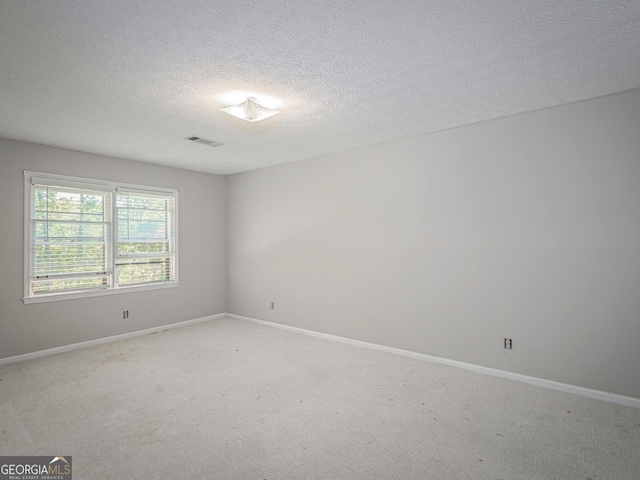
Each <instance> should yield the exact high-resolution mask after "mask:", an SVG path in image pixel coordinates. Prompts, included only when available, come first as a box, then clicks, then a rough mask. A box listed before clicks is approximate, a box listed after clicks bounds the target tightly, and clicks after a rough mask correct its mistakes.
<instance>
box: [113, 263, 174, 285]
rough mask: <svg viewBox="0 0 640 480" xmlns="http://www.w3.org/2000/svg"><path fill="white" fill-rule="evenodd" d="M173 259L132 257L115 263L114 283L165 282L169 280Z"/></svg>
mask: <svg viewBox="0 0 640 480" xmlns="http://www.w3.org/2000/svg"><path fill="white" fill-rule="evenodd" d="M172 270H173V259H172V258H169V257H165V258H134V259H131V260H127V261H126V262H122V261H119V262H118V263H117V264H116V283H117V284H118V286H121V287H122V286H127V285H139V284H145V283H157V282H166V281H169V280H171V271H172Z"/></svg>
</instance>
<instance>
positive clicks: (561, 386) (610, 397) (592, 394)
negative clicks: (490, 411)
mask: <svg viewBox="0 0 640 480" xmlns="http://www.w3.org/2000/svg"><path fill="white" fill-rule="evenodd" d="M227 317H229V318H233V319H236V320H242V321H245V322H250V323H255V324H258V325H264V326H267V327H273V328H279V329H282V330H288V331H290V332H295V333H301V334H303V335H310V336H312V337H318V338H323V339H325V340H332V341H334V342H341V343H346V344H348V345H354V346H358V347H363V348H370V349H373V350H380V351H382V352H387V353H393V354H395V355H401V356H403V357H409V358H414V359H416V360H423V361H427V362H433V363H439V364H442V365H448V366H450V367H456V368H461V369H463V370H469V371H471V372H476V373H482V374H485V375H491V376H494V377H500V378H506V379H508V380H515V381H517V382H522V383H526V384H529V385H535V386H537V387H543V388H548V389H551V390H559V391H561V392H565V393H572V394H574V395H580V396H582V397H587V398H592V399H595V400H602V401H605V402H610V403H615V404H618V405H624V406H626V407H634V408H640V398H634V397H627V396H624V395H618V394H615V393H608V392H603V391H601V390H592V389H590V388H584V387H578V386H576V385H568V384H565V383H560V382H554V381H552V380H545V379H543V378H536V377H529V376H527V375H520V374H518V373H512V372H506V371H504V370H497V369H494V368H488V367H482V366H479V365H473V364H471V363H464V362H458V361H456V360H449V359H446V358H441V357H434V356H432V355H426V354H424V353H416V352H410V351H408V350H402V349H399V348H393V347H386V346H384V345H378V344H375V343H368V342H362V341H360V340H353V339H351V338H345V337H340V336H338V335H330V334H328V333H320V332H315V331H313V330H306V329H304V328H298V327H291V326H289V325H282V324H279V323H273V322H267V321H264V320H258V319H255V318H250V317H243V316H241V315H235V314H232V313H227Z"/></svg>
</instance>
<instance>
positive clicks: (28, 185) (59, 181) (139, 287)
mask: <svg viewBox="0 0 640 480" xmlns="http://www.w3.org/2000/svg"><path fill="white" fill-rule="evenodd" d="M34 182H35V184H45V185H47V184H49V185H51V186H52V187H62V188H65V187H67V188H76V189H77V188H79V189H87V190H97V191H103V192H108V193H109V194H110V197H111V201H110V205H109V206H108V208H109V215H108V216H109V229H110V232H109V238H108V246H107V248H108V250H109V251H110V255H109V264H108V265H107V267H108V270H109V271H110V272H111V273H110V282H109V285H108V286H107V287H106V288H104V289H100V290H91V289H88V290H74V291H70V292H53V293H44V294H38V295H32V293H31V282H32V279H33V277H32V269H33V261H34V252H33V249H32V245H33V238H32V232H33V229H32V222H33V220H34V216H33V208H34V191H33V185H34ZM118 191H120V192H122V191H133V192H137V193H139V194H142V195H145V194H148V195H160V196H171V197H173V271H172V273H173V280H165V281H159V282H153V283H148V284H136V285H126V286H117V285H116V283H115V274H116V273H115V272H116V263H117V261H118V254H117V248H118V219H117V214H118V210H117V196H118ZM178 211H179V199H178V190H177V189H175V188H165V187H154V186H148V185H139V184H132V183H123V182H113V181H107V180H97V179H91V178H83V177H72V176H68V175H59V174H52V173H40V172H31V171H25V172H24V213H23V215H24V247H23V248H24V289H23V294H24V296H23V298H22V301H23V302H24V303H25V304H29V303H42V302H52V301H58V300H70V299H75V298H86V297H95V296H103V295H113V294H118V293H131V292H134V291H135V292H139V291H147V290H157V289H163V288H175V287H177V286H178V285H179V277H178V272H179V269H178V265H179V258H178V257H179V246H178V232H179V226H178V220H179V219H178V217H179V215H178Z"/></svg>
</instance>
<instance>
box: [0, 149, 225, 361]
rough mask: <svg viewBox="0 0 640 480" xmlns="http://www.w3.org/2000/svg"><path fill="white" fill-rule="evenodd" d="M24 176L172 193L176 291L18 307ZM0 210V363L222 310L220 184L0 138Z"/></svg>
mask: <svg viewBox="0 0 640 480" xmlns="http://www.w3.org/2000/svg"><path fill="white" fill-rule="evenodd" d="M24 170H32V171H36V172H49V173H57V174H63V175H73V176H79V177H88V178H97V179H104V180H113V181H121V182H127V183H136V184H142V185H150V186H161V187H172V188H177V189H178V190H179V208H180V210H179V242H180V257H179V276H180V286H179V287H177V288H169V289H161V290H153V291H144V292H134V293H122V294H115V295H107V296H101V297H91V298H84V299H75V300H62V301H57V302H47V303H38V304H29V305H25V304H23V302H22V296H23V208H24V206H23V198H24V197H23V190H24V188H23V184H24V175H23V171H24ZM0 204H1V205H2V230H1V231H0V251H1V252H2V254H3V260H2V275H1V276H0V358H5V357H11V356H14V355H19V354H24V353H29V352H34V351H39V350H44V349H48V348H53V347H57V346H61V345H68V344H73V343H77V342H82V341H86V340H92V339H97V338H103V337H107V336H111V335H117V334H121V333H128V332H133V331H137V330H143V329H146V328H152V327H156V326H160V325H166V324H170V323H175V322H180V321H183V320H191V319H195V318H200V317H204V316H208V315H212V314H216V313H222V312H224V311H225V310H226V231H225V228H226V218H225V211H226V207H225V178H224V177H221V176H216V175H207V174H203V173H195V172H188V171H186V170H178V169H171V168H166V167H159V166H155V165H151V164H146V163H140V162H131V161H126V160H121V159H116V158H109V157H102V156H98V155H90V154H86V153H80V152H74V151H70V150H63V149H59V148H53V147H46V146H41V145H34V144H29V143H23V142H16V141H12V140H5V139H0ZM123 310H129V318H128V319H123V318H122V311H123Z"/></svg>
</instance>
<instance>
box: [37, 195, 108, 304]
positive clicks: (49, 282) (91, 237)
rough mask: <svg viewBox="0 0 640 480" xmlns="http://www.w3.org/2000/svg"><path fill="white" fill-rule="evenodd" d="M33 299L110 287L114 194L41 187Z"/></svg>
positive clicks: (38, 200)
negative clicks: (34, 296)
mask: <svg viewBox="0 0 640 480" xmlns="http://www.w3.org/2000/svg"><path fill="white" fill-rule="evenodd" d="M32 194H33V207H32V208H33V210H32V218H31V249H32V265H31V277H32V278H31V292H30V293H31V294H32V295H40V294H48V293H64V292H70V291H76V290H87V289H105V288H109V286H110V279H111V267H110V256H111V252H110V247H109V244H110V225H111V218H110V211H111V194H110V193H108V192H100V191H95V190H90V189H77V188H64V187H55V186H50V185H41V184H35V185H33V189H32Z"/></svg>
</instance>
